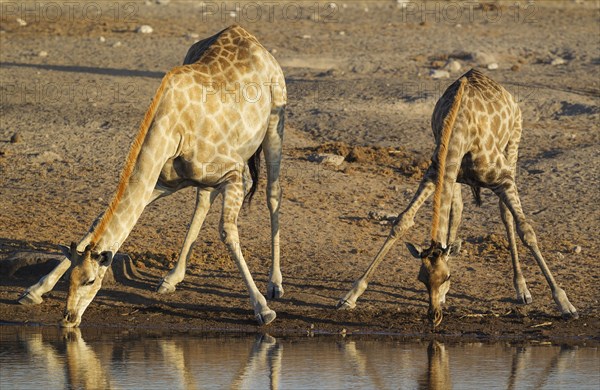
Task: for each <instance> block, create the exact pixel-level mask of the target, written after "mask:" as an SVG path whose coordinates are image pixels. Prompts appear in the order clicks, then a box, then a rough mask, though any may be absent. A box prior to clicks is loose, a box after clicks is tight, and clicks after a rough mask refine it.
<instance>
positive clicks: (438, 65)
mask: <svg viewBox="0 0 600 390" xmlns="http://www.w3.org/2000/svg"><path fill="white" fill-rule="evenodd" d="M445 65H446V62H445V61H441V60H433V61H431V67H432V68H435V69H439V68H441V67H443V66H445Z"/></svg>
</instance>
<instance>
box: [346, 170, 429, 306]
mask: <svg viewBox="0 0 600 390" xmlns="http://www.w3.org/2000/svg"><path fill="white" fill-rule="evenodd" d="M434 177H435V170H434V169H433V168H432V167H430V168H429V169H428V171H427V173H425V177H424V178H423V180H422V181H421V184H420V185H419V189H418V190H417V193H416V194H415V196H414V197H413V199H412V200H411V202H410V204H409V205H408V207H407V208H406V209H405V210H404V211H403V212H401V213H400V214H399V215H398V218H397V219H396V222H395V223H394V226H393V227H392V230H391V231H390V234H389V235H388V237H387V239H386V240H385V242H384V243H383V246H382V247H381V249H380V250H379V252H378V253H377V255H376V256H375V258H374V259H373V261H372V262H371V264H370V265H369V268H367V270H366V271H365V273H364V274H363V275H362V276H361V277H360V278H359V279H358V280H356V282H354V285H353V286H352V288H351V289H350V291H348V293H347V294H346V295H345V296H344V297H343V298H342V299H340V300H339V302H338V303H337V306H336V307H337V308H338V309H354V308H355V307H356V300H357V299H358V298H359V297H360V296H361V295H362V294H363V293H364V292H365V290H366V289H367V286H368V285H369V280H371V277H372V276H373V274H374V273H375V270H376V269H377V267H378V266H379V264H380V263H381V262H382V260H383V259H384V257H385V255H386V254H387V253H388V252H389V250H390V249H391V248H392V246H394V243H395V242H396V241H397V240H398V239H399V238H400V237H402V236H403V235H404V234H405V233H406V232H407V231H408V229H410V228H411V227H412V226H413V225H414V224H415V220H414V218H415V215H416V213H417V211H419V209H420V208H421V206H422V205H423V203H424V202H425V201H426V200H427V198H429V196H431V194H432V193H433V191H434V190H435V184H434V183H433V181H432V179H433V178H434Z"/></svg>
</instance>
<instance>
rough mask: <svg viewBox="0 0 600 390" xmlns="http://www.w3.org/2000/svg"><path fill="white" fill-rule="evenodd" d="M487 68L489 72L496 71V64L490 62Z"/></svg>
mask: <svg viewBox="0 0 600 390" xmlns="http://www.w3.org/2000/svg"><path fill="white" fill-rule="evenodd" d="M487 68H488V69H489V70H496V69H498V64H497V63H496V62H492V63H491V64H488V66H487Z"/></svg>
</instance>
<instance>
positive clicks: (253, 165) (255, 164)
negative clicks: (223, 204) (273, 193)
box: [245, 146, 262, 205]
mask: <svg viewBox="0 0 600 390" xmlns="http://www.w3.org/2000/svg"><path fill="white" fill-rule="evenodd" d="M261 151H262V146H259V147H258V149H257V150H256V152H254V154H253V155H252V157H250V159H249V160H248V169H249V170H250V177H251V178H252V186H251V187H250V190H249V191H248V193H247V194H246V197H245V200H246V201H248V205H250V203H252V198H253V197H254V193H255V192H256V189H257V188H258V178H259V174H260V152H261Z"/></svg>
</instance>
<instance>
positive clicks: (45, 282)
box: [17, 257, 71, 305]
mask: <svg viewBox="0 0 600 390" xmlns="http://www.w3.org/2000/svg"><path fill="white" fill-rule="evenodd" d="M70 266H71V260H69V259H67V258H66V257H65V258H63V259H62V260H61V262H60V263H59V264H58V265H57V266H56V267H55V268H54V269H53V270H52V271H50V273H49V274H48V275H46V276H44V277H43V278H41V279H40V281H39V282H37V283H36V284H34V285H33V286H30V287H29V288H28V289H27V290H25V292H23V294H21V296H20V297H19V299H18V300H17V302H19V303H20V304H21V305H39V304H40V303H42V302H43V301H44V299H43V298H42V295H44V294H46V293H47V292H49V291H51V290H52V289H53V288H54V286H55V285H56V283H57V282H58V281H59V279H60V278H61V277H62V276H63V275H64V274H65V272H67V270H68V269H69V267H70Z"/></svg>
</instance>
